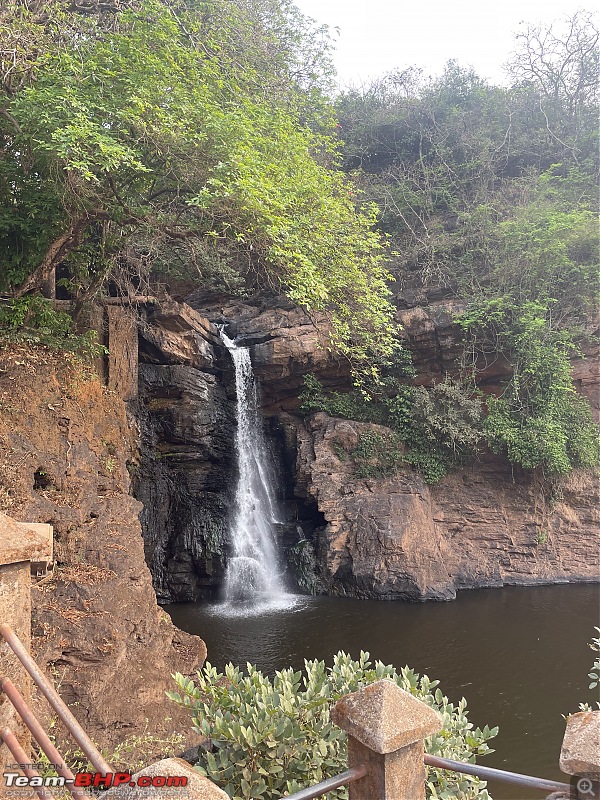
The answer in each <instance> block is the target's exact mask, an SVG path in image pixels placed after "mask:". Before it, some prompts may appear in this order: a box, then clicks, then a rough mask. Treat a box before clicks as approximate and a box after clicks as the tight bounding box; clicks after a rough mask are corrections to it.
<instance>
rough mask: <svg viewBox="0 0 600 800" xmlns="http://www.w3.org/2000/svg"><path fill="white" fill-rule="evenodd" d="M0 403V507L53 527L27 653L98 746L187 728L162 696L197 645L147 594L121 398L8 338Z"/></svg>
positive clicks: (201, 652) (78, 370)
mask: <svg viewBox="0 0 600 800" xmlns="http://www.w3.org/2000/svg"><path fill="white" fill-rule="evenodd" d="M0 409H1V412H2V413H1V414H0V486H1V487H2V490H1V492H0V507H1V508H2V510H3V511H6V513H8V514H10V515H11V516H13V517H15V518H16V519H19V520H28V521H36V522H44V523H49V524H50V525H52V526H53V527H54V554H55V561H56V567H55V569H54V571H53V573H51V574H50V575H49V576H48V577H47V578H44V579H43V580H41V581H40V582H39V583H37V584H36V585H35V586H34V588H33V590H32V593H33V627H32V630H33V636H34V638H33V652H34V655H35V657H36V658H37V659H38V661H39V663H40V664H41V666H42V668H43V669H44V670H45V671H46V672H47V673H48V674H50V675H52V676H53V677H54V679H55V681H56V682H57V684H58V685H59V687H60V693H61V695H62V697H63V698H64V699H65V700H66V702H67V703H69V704H70V705H71V706H72V708H73V710H74V713H75V714H76V716H77V717H78V719H79V720H80V722H81V723H82V725H83V726H84V728H86V730H87V731H88V732H89V733H90V734H91V735H92V737H93V738H94V739H95V740H96V741H97V742H98V744H99V745H100V746H102V747H105V748H110V747H111V746H114V745H116V744H117V743H122V742H123V741H124V740H125V739H127V737H129V736H131V735H136V736H137V737H142V738H143V737H144V736H148V737H150V739H153V738H154V737H156V738H160V737H161V736H163V735H166V734H171V733H172V732H173V731H174V730H178V729H179V730H181V731H183V732H185V733H187V731H188V729H189V719H188V718H187V714H185V713H182V712H181V711H180V710H179V709H178V708H177V707H176V706H175V705H174V704H173V703H172V702H171V701H169V700H167V698H166V697H165V694H164V693H165V689H167V688H168V687H169V686H171V679H170V675H171V673H172V672H174V671H180V672H183V673H188V674H189V673H191V672H192V671H193V670H194V669H195V668H196V667H197V666H198V665H200V664H201V663H202V661H203V660H204V657H205V655H206V649H205V646H204V643H203V642H202V641H201V640H200V639H199V638H198V637H196V636H190V635H188V634H185V633H183V632H182V631H179V630H178V629H177V628H175V627H174V626H173V625H172V624H171V621H170V619H169V617H168V616H167V615H166V614H165V613H164V612H163V611H162V610H161V609H160V608H159V607H158V605H157V603H156V596H155V594H154V591H153V589H152V580H151V575H150V571H149V569H148V567H147V565H146V562H145V559H144V547H143V541H142V535H141V528H140V523H139V519H138V515H139V513H140V511H141V508H142V506H141V503H139V502H138V501H137V500H135V499H134V498H133V497H131V496H130V494H129V490H130V472H132V471H134V470H135V469H136V460H135V450H136V431H135V429H133V428H132V426H131V424H130V422H129V421H128V419H127V416H126V411H125V405H124V403H123V402H122V401H121V400H120V399H119V398H118V397H116V396H115V395H114V394H113V393H112V392H109V391H107V390H106V389H104V388H103V387H102V386H101V385H100V383H99V381H98V380H97V378H95V377H94V376H93V375H91V374H85V371H84V370H83V369H82V367H81V365H78V364H76V363H70V362H69V360H68V358H66V357H65V356H58V355H54V354H52V353H50V352H48V351H46V350H44V349H43V348H38V349H31V348H25V347H18V348H11V349H5V350H3V351H2V354H1V357H0ZM36 710H37V711H38V713H42V715H44V714H47V713H48V712H47V707H46V705H45V703H43V702H41V701H40V703H39V705H38V706H36ZM46 721H47V724H48V722H49V716H48V717H47V718H46ZM145 745H146V746H147V748H148V751H149V753H150V751H151V750H152V747H151V745H149V744H148V741H145ZM71 746H72V745H71ZM149 757H150V755H149Z"/></svg>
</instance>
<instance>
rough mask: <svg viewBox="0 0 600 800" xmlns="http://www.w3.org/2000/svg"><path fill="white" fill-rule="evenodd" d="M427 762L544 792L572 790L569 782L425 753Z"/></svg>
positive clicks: (433, 765)
mask: <svg viewBox="0 0 600 800" xmlns="http://www.w3.org/2000/svg"><path fill="white" fill-rule="evenodd" d="M424 761H425V763H426V764H427V765H428V766H430V767H436V768H437V769H447V770H450V771H451V772H464V773H465V774H466V775H475V776H476V777H477V778H482V779H483V780H486V781H502V782H503V783H512V784H513V785H515V786H525V787H527V788H528V789H540V790H541V791H543V792H566V793H567V794H569V793H570V792H571V787H570V785H569V784H568V783H561V782H560V781H548V780H546V779H545V778H534V777H533V776H531V775H522V774H521V773H519V772H506V771H505V770H503V769H494V767H482V766H480V765H479V764H466V763H465V762H464V761H452V760H451V759H449V758H439V757H438V756H430V755H427V754H425V758H424Z"/></svg>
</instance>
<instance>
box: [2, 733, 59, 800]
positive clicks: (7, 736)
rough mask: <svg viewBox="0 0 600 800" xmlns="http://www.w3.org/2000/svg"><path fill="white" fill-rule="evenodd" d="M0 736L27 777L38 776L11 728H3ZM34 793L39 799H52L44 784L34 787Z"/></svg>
mask: <svg viewBox="0 0 600 800" xmlns="http://www.w3.org/2000/svg"><path fill="white" fill-rule="evenodd" d="M0 738H1V739H2V740H3V742H4V744H5V745H6V746H7V747H8V749H9V751H10V754H11V756H12V757H13V758H14V759H15V762H16V763H17V764H19V765H20V767H21V769H22V770H23V772H24V773H25V775H26V776H27V777H28V778H39V777H40V774H39V772H37V771H36V770H35V769H33V767H30V766H29V756H28V755H27V753H26V752H25V750H23V748H22V747H21V745H20V744H19V740H18V739H17V737H16V736H15V735H14V733H13V732H12V731H11V729H10V728H4V729H3V730H2V731H1V732H0ZM35 793H36V794H37V796H38V797H39V798H40V800H54V797H53V796H52V795H51V794H50V792H49V791H48V789H46V788H45V787H44V786H40V787H39V788H37V787H36V789H35Z"/></svg>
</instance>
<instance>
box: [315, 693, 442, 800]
mask: <svg viewBox="0 0 600 800" xmlns="http://www.w3.org/2000/svg"><path fill="white" fill-rule="evenodd" d="M331 718H332V720H333V721H334V722H335V724H336V725H339V727H340V728H342V730H345V731H346V733H347V734H348V766H349V767H358V766H360V765H361V764H364V765H365V766H366V768H367V774H366V775H365V777H364V778H360V780H358V781H355V782H353V783H351V784H349V786H348V789H349V800H425V764H424V762H423V756H424V750H423V740H424V739H425V738H426V737H427V736H431V735H432V734H434V733H437V732H438V731H439V730H441V728H442V718H441V716H440V715H439V714H438V713H437V711H434V710H433V709H432V708H430V707H429V706H428V705H426V704H425V703H423V702H422V701H421V700H417V699H416V698H414V697H413V696H412V695H411V694H409V693H408V692H405V691H404V690H403V689H400V687H399V686H398V685H397V684H395V683H394V682H393V681H391V680H388V679H384V680H380V681H377V682H376V683H372V684H370V685H369V686H366V687H365V688H364V689H360V690H359V691H358V692H354V693H353V694H349V695H346V696H345V697H342V698H341V699H340V700H338V702H337V703H336V704H335V706H334V707H333V709H332V713H331Z"/></svg>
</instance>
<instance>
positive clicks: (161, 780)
mask: <svg viewBox="0 0 600 800" xmlns="http://www.w3.org/2000/svg"><path fill="white" fill-rule="evenodd" d="M166 782H167V779H166V778H165V777H164V775H156V776H155V777H154V778H152V786H164V785H165V784H166Z"/></svg>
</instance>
